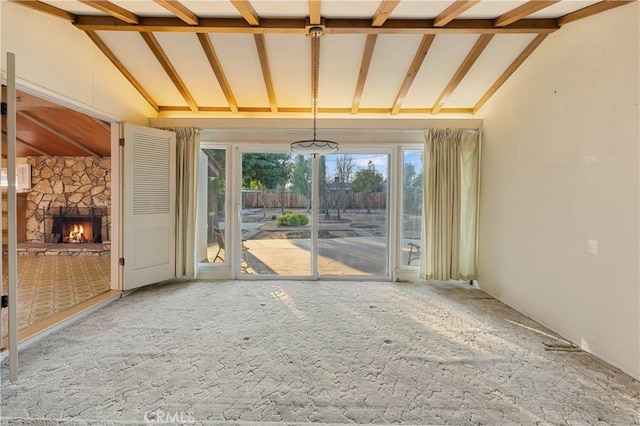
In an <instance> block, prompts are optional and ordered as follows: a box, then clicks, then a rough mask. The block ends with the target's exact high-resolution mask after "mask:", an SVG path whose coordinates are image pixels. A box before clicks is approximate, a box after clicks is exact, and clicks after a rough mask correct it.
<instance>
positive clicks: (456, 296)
mask: <svg viewBox="0 0 640 426" xmlns="http://www.w3.org/2000/svg"><path fill="white" fill-rule="evenodd" d="M549 342H551V343H554V344H555V343H562V340H561V339H559V338H558V337H557V336H555V335H554V334H553V333H551V332H549V330H547V329H545V328H544V327H542V326H540V325H539V324H537V323H535V322H534V321H532V320H530V319H529V318H527V317H525V316H523V315H521V314H519V313H517V312H515V311H514V310H512V309H510V308H508V307H506V306H505V305H503V304H502V303H500V302H499V301H497V300H496V299H493V298H492V297H490V296H488V295H487V294H485V293H483V292H482V291H480V290H477V289H473V288H471V287H470V286H469V285H467V284H460V285H458V284H438V283H434V284H394V283H390V282H353V281H351V282H347V281H340V282H337V281H336V282H326V281H321V282H305V281H276V280H272V281H249V282H247V281H224V282H193V283H175V284H165V285H158V286H152V287H148V288H144V289H141V290H138V291H136V292H134V293H132V294H130V295H128V296H126V297H124V298H121V299H118V300H116V301H115V302H113V303H111V304H110V305H108V306H106V307H104V308H103V309H101V310H99V311H97V312H95V313H93V314H91V315H90V316H88V317H85V318H83V319H81V320H79V321H78V322H76V323H74V324H73V325H71V326H69V327H67V328H65V329H62V330H59V331H57V332H55V333H53V334H51V335H49V336H47V337H45V338H43V339H42V340H40V341H38V342H36V343H34V344H33V345H32V346H29V347H28V348H27V349H25V350H24V351H22V352H21V353H20V368H19V380H18V382H17V383H15V384H12V383H10V382H9V381H8V380H7V376H8V368H7V363H6V360H5V361H3V363H2V383H1V384H2V389H1V402H0V404H1V405H0V413H1V414H0V416H1V421H2V422H3V423H8V424H25V425H26V424H28V425H33V424H39V425H40V424H42V425H48V424H51V425H61V424H65V425H66V424H73V425H100V426H104V425H125V424H126V425H140V424H146V423H151V422H152V423H167V422H168V423H169V424H178V423H179V424H188V423H190V422H193V423H194V424H198V425H204V424H221V423H223V424H238V423H240V424H242V423H245V422H269V423H286V424H299V423H309V422H314V423H333V424H335V423H338V424H346V423H361V424H371V423H374V424H379V423H387V424H389V423H390V424H397V423H404V424H431V425H434V424H435V425H460V426H464V425H469V426H471V425H492V426H493V425H500V426H502V425H637V424H638V423H639V421H640V420H639V418H638V412H639V409H640V398H639V395H640V387H639V384H638V382H637V381H634V380H633V379H632V378H630V377H629V376H627V375H625V374H623V373H621V372H620V371H618V370H616V369H615V368H612V367H610V366H608V365H606V364H604V363H603V362H601V361H599V360H597V359H595V358H594V357H592V356H591V355H589V354H587V353H585V352H582V351H558V350H548V348H549V346H547V345H546V344H545V343H549ZM556 348H557V346H556Z"/></svg>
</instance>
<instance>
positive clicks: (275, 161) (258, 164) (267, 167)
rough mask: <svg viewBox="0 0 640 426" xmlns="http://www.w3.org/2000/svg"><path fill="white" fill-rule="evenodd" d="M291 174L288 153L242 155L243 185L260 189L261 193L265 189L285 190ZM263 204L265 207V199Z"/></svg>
mask: <svg viewBox="0 0 640 426" xmlns="http://www.w3.org/2000/svg"><path fill="white" fill-rule="evenodd" d="M290 174H291V157H290V154H288V153H282V154H269V153H250V154H243V155H242V187H243V188H251V189H253V190H257V191H260V195H262V193H263V192H264V191H265V190H280V191H284V188H285V185H286V184H287V182H288V181H289V176H290ZM261 198H262V197H261ZM261 204H262V207H263V208H265V204H264V199H263V200H262V201H261ZM283 209H284V208H283Z"/></svg>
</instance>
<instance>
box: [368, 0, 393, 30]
mask: <svg viewBox="0 0 640 426" xmlns="http://www.w3.org/2000/svg"><path fill="white" fill-rule="evenodd" d="M398 3H400V0H382V2H381V3H380V6H378V10H376V13H374V14H373V18H372V19H371V26H372V27H380V26H382V24H384V23H385V21H386V20H387V19H389V16H390V15H391V12H393V9H395V8H396V6H397V5H398Z"/></svg>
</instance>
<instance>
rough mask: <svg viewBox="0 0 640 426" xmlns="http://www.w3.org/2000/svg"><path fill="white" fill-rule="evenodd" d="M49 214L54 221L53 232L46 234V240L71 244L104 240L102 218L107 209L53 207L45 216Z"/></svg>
mask: <svg viewBox="0 0 640 426" xmlns="http://www.w3.org/2000/svg"><path fill="white" fill-rule="evenodd" d="M47 216H48V217H50V218H51V219H53V222H52V226H51V234H50V236H48V235H47V234H45V241H50V242H52V243H71V244H84V243H101V242H102V218H103V217H105V216H106V209H103V208H97V207H86V208H82V207H76V208H63V207H58V208H55V207H52V208H50V209H49V210H48V211H47V213H45V218H46V217H47ZM45 222H47V220H46V219H45Z"/></svg>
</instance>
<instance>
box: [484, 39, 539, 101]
mask: <svg viewBox="0 0 640 426" xmlns="http://www.w3.org/2000/svg"><path fill="white" fill-rule="evenodd" d="M547 35H548V34H539V35H538V36H536V38H534V39H533V41H532V42H531V43H529V45H528V46H527V47H525V49H524V50H523V51H522V52H521V53H520V55H518V57H517V58H516V59H515V60H514V61H513V62H512V63H511V65H509V67H508V68H507V69H506V70H505V71H504V72H503V73H502V75H500V77H498V79H497V80H496V81H495V83H493V84H492V85H491V87H490V88H489V90H487V91H486V93H485V94H484V95H482V97H481V98H480V100H479V101H478V102H477V103H476V104H475V105H474V107H473V113H474V114H475V113H476V112H478V110H479V109H480V108H482V106H483V105H484V104H485V102H487V101H488V100H489V98H491V96H493V94H494V93H496V92H497V91H498V89H499V88H500V87H501V86H502V85H503V84H504V82H505V81H507V79H508V78H509V77H511V75H512V74H513V73H514V72H515V71H516V70H517V69H518V68H519V67H520V65H522V63H523V62H524V61H525V60H526V59H527V58H528V57H529V55H531V54H532V53H533V51H534V50H536V48H537V47H538V46H540V43H542V42H543V41H544V39H545V38H547Z"/></svg>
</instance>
